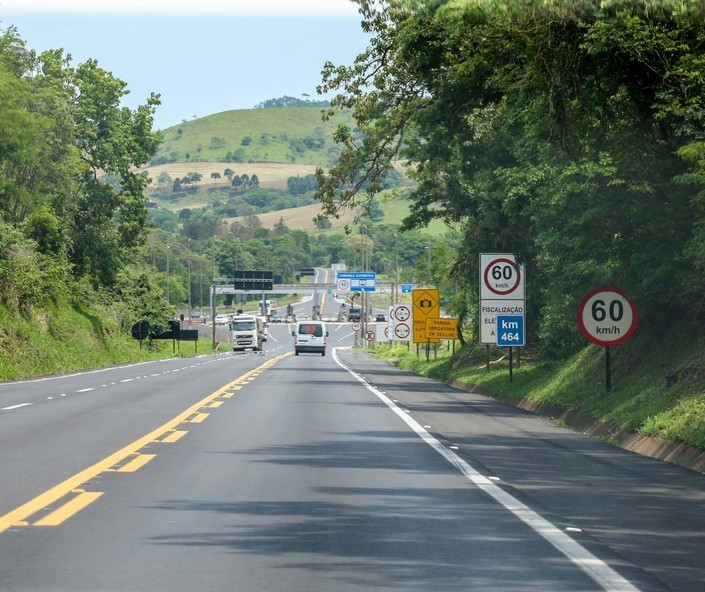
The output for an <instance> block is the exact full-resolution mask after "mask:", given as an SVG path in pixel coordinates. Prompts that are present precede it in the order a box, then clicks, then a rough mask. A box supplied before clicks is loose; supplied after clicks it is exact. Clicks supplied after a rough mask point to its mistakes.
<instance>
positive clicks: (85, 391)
mask: <svg viewBox="0 0 705 592" xmlns="http://www.w3.org/2000/svg"><path fill="white" fill-rule="evenodd" d="M94 390H95V388H94V387H90V388H84V389H79V390H77V391H76V392H77V393H87V392H88V391H94Z"/></svg>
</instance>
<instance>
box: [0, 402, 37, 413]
mask: <svg viewBox="0 0 705 592" xmlns="http://www.w3.org/2000/svg"><path fill="white" fill-rule="evenodd" d="M31 404H32V403H20V404H19V405H11V406H10V407H3V408H2V409H1V410H0V411H12V410H13V409H19V408H20V407H27V406H29V405H31Z"/></svg>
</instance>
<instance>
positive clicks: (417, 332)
mask: <svg viewBox="0 0 705 592" xmlns="http://www.w3.org/2000/svg"><path fill="white" fill-rule="evenodd" d="M412 302H413V305H412V308H411V310H412V316H413V319H414V322H413V328H414V329H413V336H414V338H413V341H414V343H425V342H427V341H428V340H429V339H430V338H429V337H428V336H427V335H426V319H437V318H438V312H439V310H440V305H439V302H440V297H439V292H438V290H436V289H422V290H413V292H412Z"/></svg>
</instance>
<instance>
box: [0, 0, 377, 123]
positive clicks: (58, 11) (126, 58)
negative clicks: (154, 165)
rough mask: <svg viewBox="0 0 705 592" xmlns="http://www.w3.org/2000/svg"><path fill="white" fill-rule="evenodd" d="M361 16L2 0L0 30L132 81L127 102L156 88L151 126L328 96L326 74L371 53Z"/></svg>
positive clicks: (157, 2) (273, 7)
mask: <svg viewBox="0 0 705 592" xmlns="http://www.w3.org/2000/svg"><path fill="white" fill-rule="evenodd" d="M360 21H361V18H360V15H359V14H358V12H357V5H355V4H354V3H352V2H350V1H349V0H299V1H296V0H249V1H247V0H198V1H197V2H195V1H193V0H191V1H187V0H0V29H3V30H4V29H7V28H9V27H11V26H14V27H15V28H16V29H17V33H18V35H19V36H20V38H21V39H23V40H24V41H25V43H26V44H27V47H28V48H29V49H34V50H36V51H37V52H41V51H44V50H46V49H63V50H64V53H65V54H71V56H72V63H73V65H78V64H80V63H82V62H85V61H86V60H87V59H95V60H97V62H98V65H99V66H100V67H101V68H103V69H105V70H107V71H109V72H111V73H112V74H113V75H114V76H115V77H116V78H119V79H121V80H123V81H125V82H126V83H127V88H128V90H129V91H130V94H129V95H128V96H127V97H125V100H124V104H125V105H127V106H128V107H130V108H133V109H134V108H135V107H136V106H137V105H141V104H144V103H145V102H146V100H147V98H148V97H149V95H150V93H152V92H154V93H158V94H160V95H161V101H162V104H161V106H159V107H157V111H156V114H155V117H154V128H155V129H165V128H167V127H170V126H172V125H177V124H179V123H181V122H182V121H184V120H191V119H193V118H194V117H204V116H206V115H212V114H214V113H220V112H222V111H229V110H231V109H251V108H253V107H254V106H255V105H257V104H258V103H261V102H263V101H266V100H268V99H273V98H278V97H282V96H284V95H287V96H292V97H298V98H303V99H307V98H308V99H311V100H320V99H322V98H330V96H326V97H320V96H318V95H317V93H316V86H318V85H319V84H320V83H321V70H322V69H323V65H324V64H325V62H326V61H331V62H333V63H334V64H335V65H351V64H352V63H353V61H354V59H355V57H356V56H357V55H358V54H359V53H361V52H363V51H364V50H365V48H366V47H367V44H368V37H367V36H366V34H365V33H364V32H363V31H362V29H361V27H360ZM305 95H309V96H308V97H307V96H305Z"/></svg>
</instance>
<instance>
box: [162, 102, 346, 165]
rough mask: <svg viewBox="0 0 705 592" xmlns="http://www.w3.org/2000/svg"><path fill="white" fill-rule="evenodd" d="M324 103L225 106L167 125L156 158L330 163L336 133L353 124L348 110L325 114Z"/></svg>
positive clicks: (336, 151) (335, 148) (171, 160)
mask: <svg viewBox="0 0 705 592" xmlns="http://www.w3.org/2000/svg"><path fill="white" fill-rule="evenodd" d="M321 112H322V109H321V108H320V107H281V108H271V109H241V110H234V111H224V112H222V113H216V114H215V115H209V116H207V117H202V118H199V119H195V120H192V121H186V122H183V123H181V124H179V125H175V126H172V127H170V128H167V129H166V130H163V132H162V133H163V136H164V142H163V144H162V145H161V147H160V148H159V151H158V153H157V155H156V157H155V159H156V162H167V161H168V162H196V161H224V160H226V155H227V153H228V152H230V153H233V154H237V158H238V160H239V161H240V162H280V163H296V164H309V165H316V166H322V167H328V166H330V165H331V164H332V163H333V162H334V161H335V158H336V157H337V154H338V151H339V148H338V147H337V146H336V145H335V143H334V142H333V139H332V136H333V132H334V131H335V129H336V128H337V127H338V125H339V124H340V123H346V124H348V125H350V126H352V125H353V121H352V116H351V114H350V113H349V112H346V113H338V114H337V115H336V116H335V117H334V118H333V119H332V120H331V121H327V122H324V121H322V120H321Z"/></svg>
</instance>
